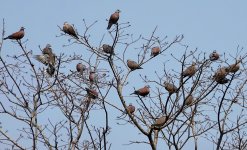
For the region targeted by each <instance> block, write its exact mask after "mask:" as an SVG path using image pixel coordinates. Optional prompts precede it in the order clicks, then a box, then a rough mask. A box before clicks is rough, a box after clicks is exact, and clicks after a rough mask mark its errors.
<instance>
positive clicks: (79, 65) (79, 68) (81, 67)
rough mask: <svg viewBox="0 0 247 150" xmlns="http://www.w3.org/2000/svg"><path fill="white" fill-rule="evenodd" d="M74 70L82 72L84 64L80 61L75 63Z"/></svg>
mask: <svg viewBox="0 0 247 150" xmlns="http://www.w3.org/2000/svg"><path fill="white" fill-rule="evenodd" d="M76 70H77V72H80V73H83V71H85V70H86V66H85V65H83V64H82V63H78V64H77V65H76Z"/></svg>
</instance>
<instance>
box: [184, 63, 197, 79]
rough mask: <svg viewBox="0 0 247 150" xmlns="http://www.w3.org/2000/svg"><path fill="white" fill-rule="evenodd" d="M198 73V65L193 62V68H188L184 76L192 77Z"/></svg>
mask: <svg viewBox="0 0 247 150" xmlns="http://www.w3.org/2000/svg"><path fill="white" fill-rule="evenodd" d="M195 73H196V63H195V62H193V63H192V65H191V66H189V67H188V68H186V69H185V70H184V71H183V73H182V75H183V77H187V76H188V77H192V76H193V75H194V74H195Z"/></svg>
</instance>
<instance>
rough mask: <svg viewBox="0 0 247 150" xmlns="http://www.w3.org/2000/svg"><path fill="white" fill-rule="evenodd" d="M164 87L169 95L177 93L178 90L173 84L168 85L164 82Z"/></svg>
mask: <svg viewBox="0 0 247 150" xmlns="http://www.w3.org/2000/svg"><path fill="white" fill-rule="evenodd" d="M164 87H165V89H166V90H167V91H168V92H169V94H170V95H171V94H173V93H176V92H178V88H177V87H176V86H175V85H174V84H171V83H168V82H166V81H165V82H164Z"/></svg>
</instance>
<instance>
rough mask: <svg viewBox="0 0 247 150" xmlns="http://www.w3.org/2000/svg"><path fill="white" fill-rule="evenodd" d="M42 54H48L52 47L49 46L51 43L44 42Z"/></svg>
mask: <svg viewBox="0 0 247 150" xmlns="http://www.w3.org/2000/svg"><path fill="white" fill-rule="evenodd" d="M42 53H43V54H50V53H52V48H51V44H46V46H45V48H43V50H42Z"/></svg>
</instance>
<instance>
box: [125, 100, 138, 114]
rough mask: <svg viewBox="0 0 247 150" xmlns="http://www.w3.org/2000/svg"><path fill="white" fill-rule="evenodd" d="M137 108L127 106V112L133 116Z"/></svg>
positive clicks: (130, 105)
mask: <svg viewBox="0 0 247 150" xmlns="http://www.w3.org/2000/svg"><path fill="white" fill-rule="evenodd" d="M135 109H136V108H135V106H133V105H132V103H130V104H129V106H127V111H128V112H129V113H130V114H133V113H134V112H135Z"/></svg>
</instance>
